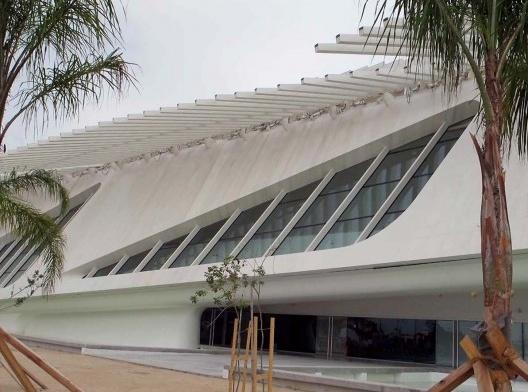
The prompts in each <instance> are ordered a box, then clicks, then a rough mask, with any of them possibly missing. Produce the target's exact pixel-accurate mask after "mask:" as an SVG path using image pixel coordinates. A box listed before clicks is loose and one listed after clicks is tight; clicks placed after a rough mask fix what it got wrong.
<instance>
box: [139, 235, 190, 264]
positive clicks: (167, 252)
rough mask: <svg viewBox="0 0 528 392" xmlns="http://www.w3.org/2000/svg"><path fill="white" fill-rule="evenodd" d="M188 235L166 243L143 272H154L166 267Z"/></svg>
mask: <svg viewBox="0 0 528 392" xmlns="http://www.w3.org/2000/svg"><path fill="white" fill-rule="evenodd" d="M185 237H187V236H186V235H184V236H182V237H179V238H176V239H175V240H172V241H167V242H164V243H163V245H161V247H160V248H159V249H158V251H157V252H156V253H155V254H154V256H152V258H151V259H150V260H149V261H148V263H147V264H145V266H144V267H143V269H142V270H141V271H154V270H159V269H160V268H161V267H163V266H164V265H165V263H166V262H167V260H168V259H169V257H171V256H172V254H173V253H174V252H175V251H176V249H177V248H178V247H179V246H180V245H181V244H182V242H183V241H184V240H185Z"/></svg>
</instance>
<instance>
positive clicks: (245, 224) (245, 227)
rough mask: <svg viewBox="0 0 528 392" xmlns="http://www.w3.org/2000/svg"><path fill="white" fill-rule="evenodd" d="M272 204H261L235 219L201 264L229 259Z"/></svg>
mask: <svg viewBox="0 0 528 392" xmlns="http://www.w3.org/2000/svg"><path fill="white" fill-rule="evenodd" d="M269 204H270V202H269V201H267V202H265V203H262V204H259V205H258V206H255V207H253V208H250V209H247V210H245V211H242V212H241V213H240V215H239V216H238V217H237V218H236V219H235V221H234V222H233V224H232V225H231V226H230V227H229V229H227V231H226V232H225V233H224V234H223V235H222V237H220V239H219V240H218V242H217V243H216V244H215V246H213V249H211V251H210V252H209V253H208V254H207V256H206V257H205V258H204V259H203V261H202V263H201V264H211V263H220V262H222V261H224V260H225V258H226V257H228V256H229V255H230V254H231V252H232V251H233V249H235V246H237V244H238V243H239V242H240V240H241V239H242V238H243V237H244V236H245V235H246V233H247V232H248V231H249V229H251V227H252V226H253V225H254V224H255V222H256V221H257V219H258V218H259V217H260V216H261V215H262V213H263V212H264V210H265V209H266V208H267V207H268V206H269Z"/></svg>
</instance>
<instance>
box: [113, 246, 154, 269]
mask: <svg viewBox="0 0 528 392" xmlns="http://www.w3.org/2000/svg"><path fill="white" fill-rule="evenodd" d="M149 252H150V249H148V250H146V251H144V252H140V253H137V254H135V255H134V256H130V257H129V258H128V259H127V260H126V261H125V263H124V264H123V265H122V266H121V268H119V270H118V271H117V272H116V275H121V274H128V273H130V272H134V270H135V269H136V267H137V266H138V265H139V264H140V263H141V262H142V261H143V259H144V258H145V256H147V254H148V253H149Z"/></svg>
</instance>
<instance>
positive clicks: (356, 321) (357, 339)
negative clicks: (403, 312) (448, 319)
mask: <svg viewBox="0 0 528 392" xmlns="http://www.w3.org/2000/svg"><path fill="white" fill-rule="evenodd" d="M435 328H436V324H435V322H434V321H431V320H401V319H375V318H359V317H350V318H348V332H347V356H349V357H356V358H369V359H385V360H393V361H406V362H418V363H434V362H435Z"/></svg>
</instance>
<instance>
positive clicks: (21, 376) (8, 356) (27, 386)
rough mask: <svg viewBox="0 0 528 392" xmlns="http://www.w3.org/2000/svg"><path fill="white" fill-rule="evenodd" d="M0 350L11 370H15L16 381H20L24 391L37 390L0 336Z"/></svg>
mask: <svg viewBox="0 0 528 392" xmlns="http://www.w3.org/2000/svg"><path fill="white" fill-rule="evenodd" d="M0 352H1V353H2V355H3V356H4V358H5V360H6V362H7V363H8V365H9V367H11V369H12V370H13V372H15V375H16V377H17V378H18V381H20V383H21V384H22V387H23V388H24V391H26V392H37V390H36V389H35V387H34V386H33V384H31V381H30V380H29V378H28V377H27V375H26V373H25V372H24V369H22V366H20V364H19V363H18V361H17V360H16V358H15V356H14V354H13V352H12V351H11V349H10V348H9V346H8V345H7V343H6V342H5V340H4V339H2V338H0Z"/></svg>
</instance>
